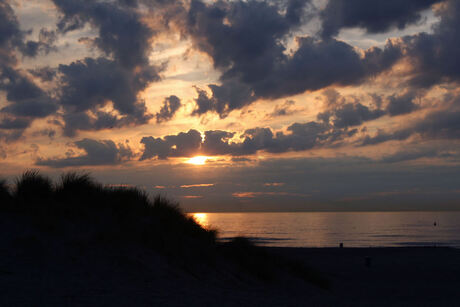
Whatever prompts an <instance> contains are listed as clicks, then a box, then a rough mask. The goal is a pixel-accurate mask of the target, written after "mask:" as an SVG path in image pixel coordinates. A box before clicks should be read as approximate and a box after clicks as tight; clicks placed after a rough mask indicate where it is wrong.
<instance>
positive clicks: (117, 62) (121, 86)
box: [53, 0, 163, 136]
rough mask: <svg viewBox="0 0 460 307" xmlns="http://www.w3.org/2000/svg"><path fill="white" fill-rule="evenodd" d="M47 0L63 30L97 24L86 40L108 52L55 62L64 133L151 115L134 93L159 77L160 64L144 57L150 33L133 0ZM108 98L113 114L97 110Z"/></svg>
mask: <svg viewBox="0 0 460 307" xmlns="http://www.w3.org/2000/svg"><path fill="white" fill-rule="evenodd" d="M53 1H54V3H55V5H56V7H57V8H58V9H59V10H60V12H61V13H62V15H61V18H60V21H59V23H58V25H57V26H58V29H59V30H60V31H61V32H63V33H66V32H69V31H73V30H76V29H81V28H82V27H83V26H84V25H86V24H90V25H91V26H92V27H93V28H95V29H97V30H98V36H97V37H96V38H95V39H93V40H91V42H92V44H93V45H94V46H95V47H97V48H98V49H99V50H100V51H102V52H103V53H104V54H105V55H106V56H108V57H109V58H104V57H99V58H96V59H93V58H85V59H83V60H80V61H76V62H74V63H71V64H70V65H60V66H59V75H60V83H61V85H62V86H61V88H60V91H59V92H60V96H59V99H60V103H61V104H62V105H63V106H64V109H65V114H64V120H65V130H64V132H65V135H67V136H73V135H75V134H76V133H77V132H78V130H100V129H106V128H113V127H122V126H126V125H141V124H145V123H147V122H148V121H149V120H150V119H151V118H152V117H153V116H152V115H151V114H149V113H148V112H147V108H146V106H145V102H144V101H142V100H141V99H139V97H138V95H139V93H140V92H141V91H143V90H145V89H146V88H147V86H148V85H149V84H150V83H152V82H155V81H159V80H160V76H159V72H160V71H161V69H163V68H162V67H156V66H153V65H151V64H150V63H149V59H148V56H149V54H150V52H151V50H152V49H151V43H152V38H153V36H154V35H155V33H154V31H153V30H152V29H151V28H150V27H149V26H147V25H146V24H145V23H144V22H143V21H142V18H143V15H141V13H140V12H139V10H137V9H136V8H137V5H138V1H112V2H105V1H74V0H72V1H71V0H53ZM144 2H145V1H144ZM152 2H153V1H152ZM145 3H147V2H145ZM109 102H112V104H113V108H114V110H115V111H118V112H119V114H120V115H119V116H117V115H115V114H112V113H107V112H102V111H100V110H99V109H100V108H102V107H104V106H106V105H107V104H108V103H109ZM88 112H90V113H91V114H89V113H88Z"/></svg>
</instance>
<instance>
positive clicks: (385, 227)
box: [191, 212, 460, 248]
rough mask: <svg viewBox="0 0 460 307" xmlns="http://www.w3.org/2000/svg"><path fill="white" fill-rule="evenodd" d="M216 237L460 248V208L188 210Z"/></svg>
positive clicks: (287, 242)
mask: <svg viewBox="0 0 460 307" xmlns="http://www.w3.org/2000/svg"><path fill="white" fill-rule="evenodd" d="M191 215H192V216H193V217H194V218H195V219H196V220H197V221H198V222H199V223H200V224H201V225H203V226H204V227H211V228H215V229H217V230H218V233H219V239H220V240H228V239H230V238H233V237H237V236H246V237H249V238H251V240H253V241H255V242H257V243H258V244H262V245H266V246H278V247H337V246H339V244H340V243H343V245H344V247H392V246H400V247H401V246H451V247H455V248H460V212H282V213H278V212H276V213H275V212H270V213H192V214H191Z"/></svg>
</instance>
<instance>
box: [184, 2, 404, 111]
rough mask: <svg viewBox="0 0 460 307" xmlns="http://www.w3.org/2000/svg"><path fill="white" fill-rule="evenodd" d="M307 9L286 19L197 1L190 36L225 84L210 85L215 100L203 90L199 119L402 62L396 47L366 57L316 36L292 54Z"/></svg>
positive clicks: (299, 5)
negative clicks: (290, 40)
mask: <svg viewBox="0 0 460 307" xmlns="http://www.w3.org/2000/svg"><path fill="white" fill-rule="evenodd" d="M307 5H308V1H288V3H287V4H286V6H285V13H284V14H283V13H281V10H280V7H279V6H276V5H274V4H271V3H269V2H260V1H247V2H243V1H234V2H223V1H218V2H215V3H212V4H204V3H203V2H201V1H199V0H193V1H192V3H191V8H190V11H189V13H188V22H187V28H186V31H188V33H189V34H190V36H191V37H192V39H193V41H194V44H195V46H196V48H198V49H200V50H201V51H203V52H205V53H207V54H209V55H210V56H211V58H212V59H213V63H214V67H215V68H216V69H218V70H220V71H221V72H222V76H221V78H220V81H221V83H222V84H221V85H215V84H210V85H209V88H210V89H211V91H212V96H210V97H209V96H208V95H207V94H206V93H205V92H204V91H202V90H199V89H198V98H197V99H196V104H197V108H196V110H195V111H194V113H193V114H195V115H201V114H204V113H206V112H216V113H218V114H219V115H220V116H221V117H225V116H227V114H228V112H230V111H232V110H235V109H240V108H242V107H244V106H246V105H249V104H251V103H252V102H254V101H255V100H257V99H258V98H267V99H274V98H281V97H286V96H291V95H295V94H300V93H303V92H305V91H307V90H318V89H321V88H325V87H327V86H329V85H334V84H335V85H351V84H357V83H360V82H362V81H363V80H364V79H365V78H367V77H369V76H371V75H375V74H378V73H380V72H382V71H383V70H386V69H388V68H390V67H391V65H392V64H394V63H395V61H397V60H398V59H399V58H400V56H401V54H400V49H399V48H395V46H393V45H392V43H388V45H387V46H386V47H385V49H384V50H382V49H379V48H371V49H369V50H367V51H366V52H365V54H364V56H361V55H360V54H358V53H357V52H356V51H355V50H354V48H353V47H352V46H350V45H348V44H346V43H344V42H341V41H337V40H335V39H327V40H322V39H319V38H314V37H298V38H297V43H298V49H297V50H296V51H295V52H294V54H292V55H287V54H286V53H285V51H286V48H285V47H284V45H283V44H282V42H283V39H284V38H285V37H286V35H288V34H289V33H290V32H291V31H293V30H295V29H296V28H297V27H299V26H300V25H301V18H300V16H299V15H297V14H299V13H301V12H302V9H303V8H305V7H306V6H307ZM294 12H296V14H294Z"/></svg>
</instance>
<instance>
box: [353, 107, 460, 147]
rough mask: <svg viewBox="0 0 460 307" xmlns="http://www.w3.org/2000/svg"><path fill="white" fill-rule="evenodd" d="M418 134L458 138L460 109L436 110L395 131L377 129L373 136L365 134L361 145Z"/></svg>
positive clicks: (459, 137)
mask: <svg viewBox="0 0 460 307" xmlns="http://www.w3.org/2000/svg"><path fill="white" fill-rule="evenodd" d="M414 135H418V136H420V137H421V138H422V139H425V140H449V139H451V140H456V139H460V111H459V110H458V108H457V109H453V110H436V111H432V112H430V113H428V114H427V115H425V116H424V117H423V118H421V119H417V120H415V121H413V122H411V123H409V124H408V125H407V126H406V127H404V128H401V129H397V130H395V131H390V132H387V131H382V130H381V131H379V132H378V133H377V134H376V135H375V136H369V135H367V136H365V137H364V138H363V140H362V143H361V145H362V146H366V145H375V144H380V143H384V142H388V141H393V140H398V141H402V140H407V139H408V138H410V137H411V136H414Z"/></svg>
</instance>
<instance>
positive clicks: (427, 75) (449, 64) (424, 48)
mask: <svg viewBox="0 0 460 307" xmlns="http://www.w3.org/2000/svg"><path fill="white" fill-rule="evenodd" d="M436 14H437V16H438V17H439V18H440V19H441V20H440V22H439V23H437V24H435V25H434V27H433V33H431V34H430V33H419V34H416V35H411V36H405V37H403V38H402V41H401V43H400V46H399V48H400V49H401V50H402V51H403V52H404V53H405V54H406V55H407V59H408V60H409V61H410V63H412V66H413V72H412V75H411V78H410V84H409V85H411V86H415V87H423V88H428V87H431V86H432V85H435V84H439V83H443V82H458V81H460V61H458V52H459V50H460V41H459V40H458V37H459V35H460V2H459V1H456V0H451V1H446V3H445V4H444V5H443V6H441V8H440V9H439V10H438V11H437V12H436Z"/></svg>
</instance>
